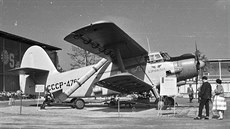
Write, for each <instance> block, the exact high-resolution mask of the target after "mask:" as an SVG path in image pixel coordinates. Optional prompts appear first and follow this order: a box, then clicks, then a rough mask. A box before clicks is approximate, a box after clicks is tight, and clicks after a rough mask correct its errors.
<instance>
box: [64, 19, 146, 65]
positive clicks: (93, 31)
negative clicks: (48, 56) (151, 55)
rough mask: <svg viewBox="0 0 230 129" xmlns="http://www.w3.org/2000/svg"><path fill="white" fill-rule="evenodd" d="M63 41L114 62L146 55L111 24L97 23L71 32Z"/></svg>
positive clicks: (128, 37) (144, 51)
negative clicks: (118, 58) (117, 51)
mask: <svg viewBox="0 0 230 129" xmlns="http://www.w3.org/2000/svg"><path fill="white" fill-rule="evenodd" d="M64 40H66V41H68V42H70V43H72V44H74V45H77V46H79V47H81V48H82V49H85V50H87V51H89V52H91V53H94V54H97V55H99V56H101V57H103V58H106V59H112V61H113V60H116V58H117V57H116V54H115V50H116V48H119V51H120V55H121V58H122V59H128V58H132V57H137V56H143V55H147V54H148V52H147V51H146V50H145V49H144V48H143V47H141V46H140V45H139V44H138V43H137V42H136V41H134V40H133V39H132V38H131V37H130V36H129V35H127V34H126V33H125V32H124V31H123V30H121V29H120V28H119V27H118V26H116V25H115V24H114V23H112V22H100V23H99V22H97V23H94V24H90V25H89V26H86V27H84V28H81V29H79V30H77V31H74V32H72V33H71V34H69V35H68V36H66V37H65V38H64Z"/></svg>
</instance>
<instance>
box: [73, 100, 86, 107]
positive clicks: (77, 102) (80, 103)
mask: <svg viewBox="0 0 230 129" xmlns="http://www.w3.org/2000/svg"><path fill="white" fill-rule="evenodd" d="M74 107H75V108H77V109H83V108H84V107H85V101H84V100H83V99H76V100H75V101H74Z"/></svg>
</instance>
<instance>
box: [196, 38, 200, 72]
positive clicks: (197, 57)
mask: <svg viewBox="0 0 230 129" xmlns="http://www.w3.org/2000/svg"><path fill="white" fill-rule="evenodd" d="M195 47H196V51H195V57H196V62H197V63H196V69H197V71H198V70H200V60H199V50H198V49H197V44H196V42H195Z"/></svg>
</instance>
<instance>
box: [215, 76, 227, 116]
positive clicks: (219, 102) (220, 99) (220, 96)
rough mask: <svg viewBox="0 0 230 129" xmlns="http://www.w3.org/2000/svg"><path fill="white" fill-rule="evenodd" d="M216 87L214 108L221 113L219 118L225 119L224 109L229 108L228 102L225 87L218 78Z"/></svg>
mask: <svg viewBox="0 0 230 129" xmlns="http://www.w3.org/2000/svg"><path fill="white" fill-rule="evenodd" d="M216 83H217V85H216V89H215V90H214V100H213V110H216V111H217V112H218V114H219V118H218V119H219V120H223V115H224V111H225V110H227V104H226V101H225V98H224V88H223V86H222V85H221V83H222V81H221V80H220V79H216Z"/></svg>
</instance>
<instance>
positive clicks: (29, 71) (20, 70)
mask: <svg viewBox="0 0 230 129" xmlns="http://www.w3.org/2000/svg"><path fill="white" fill-rule="evenodd" d="M9 72H13V73H16V74H32V73H46V72H49V71H48V70H43V69H35V68H27V67H24V68H15V69H11V70H9Z"/></svg>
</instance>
